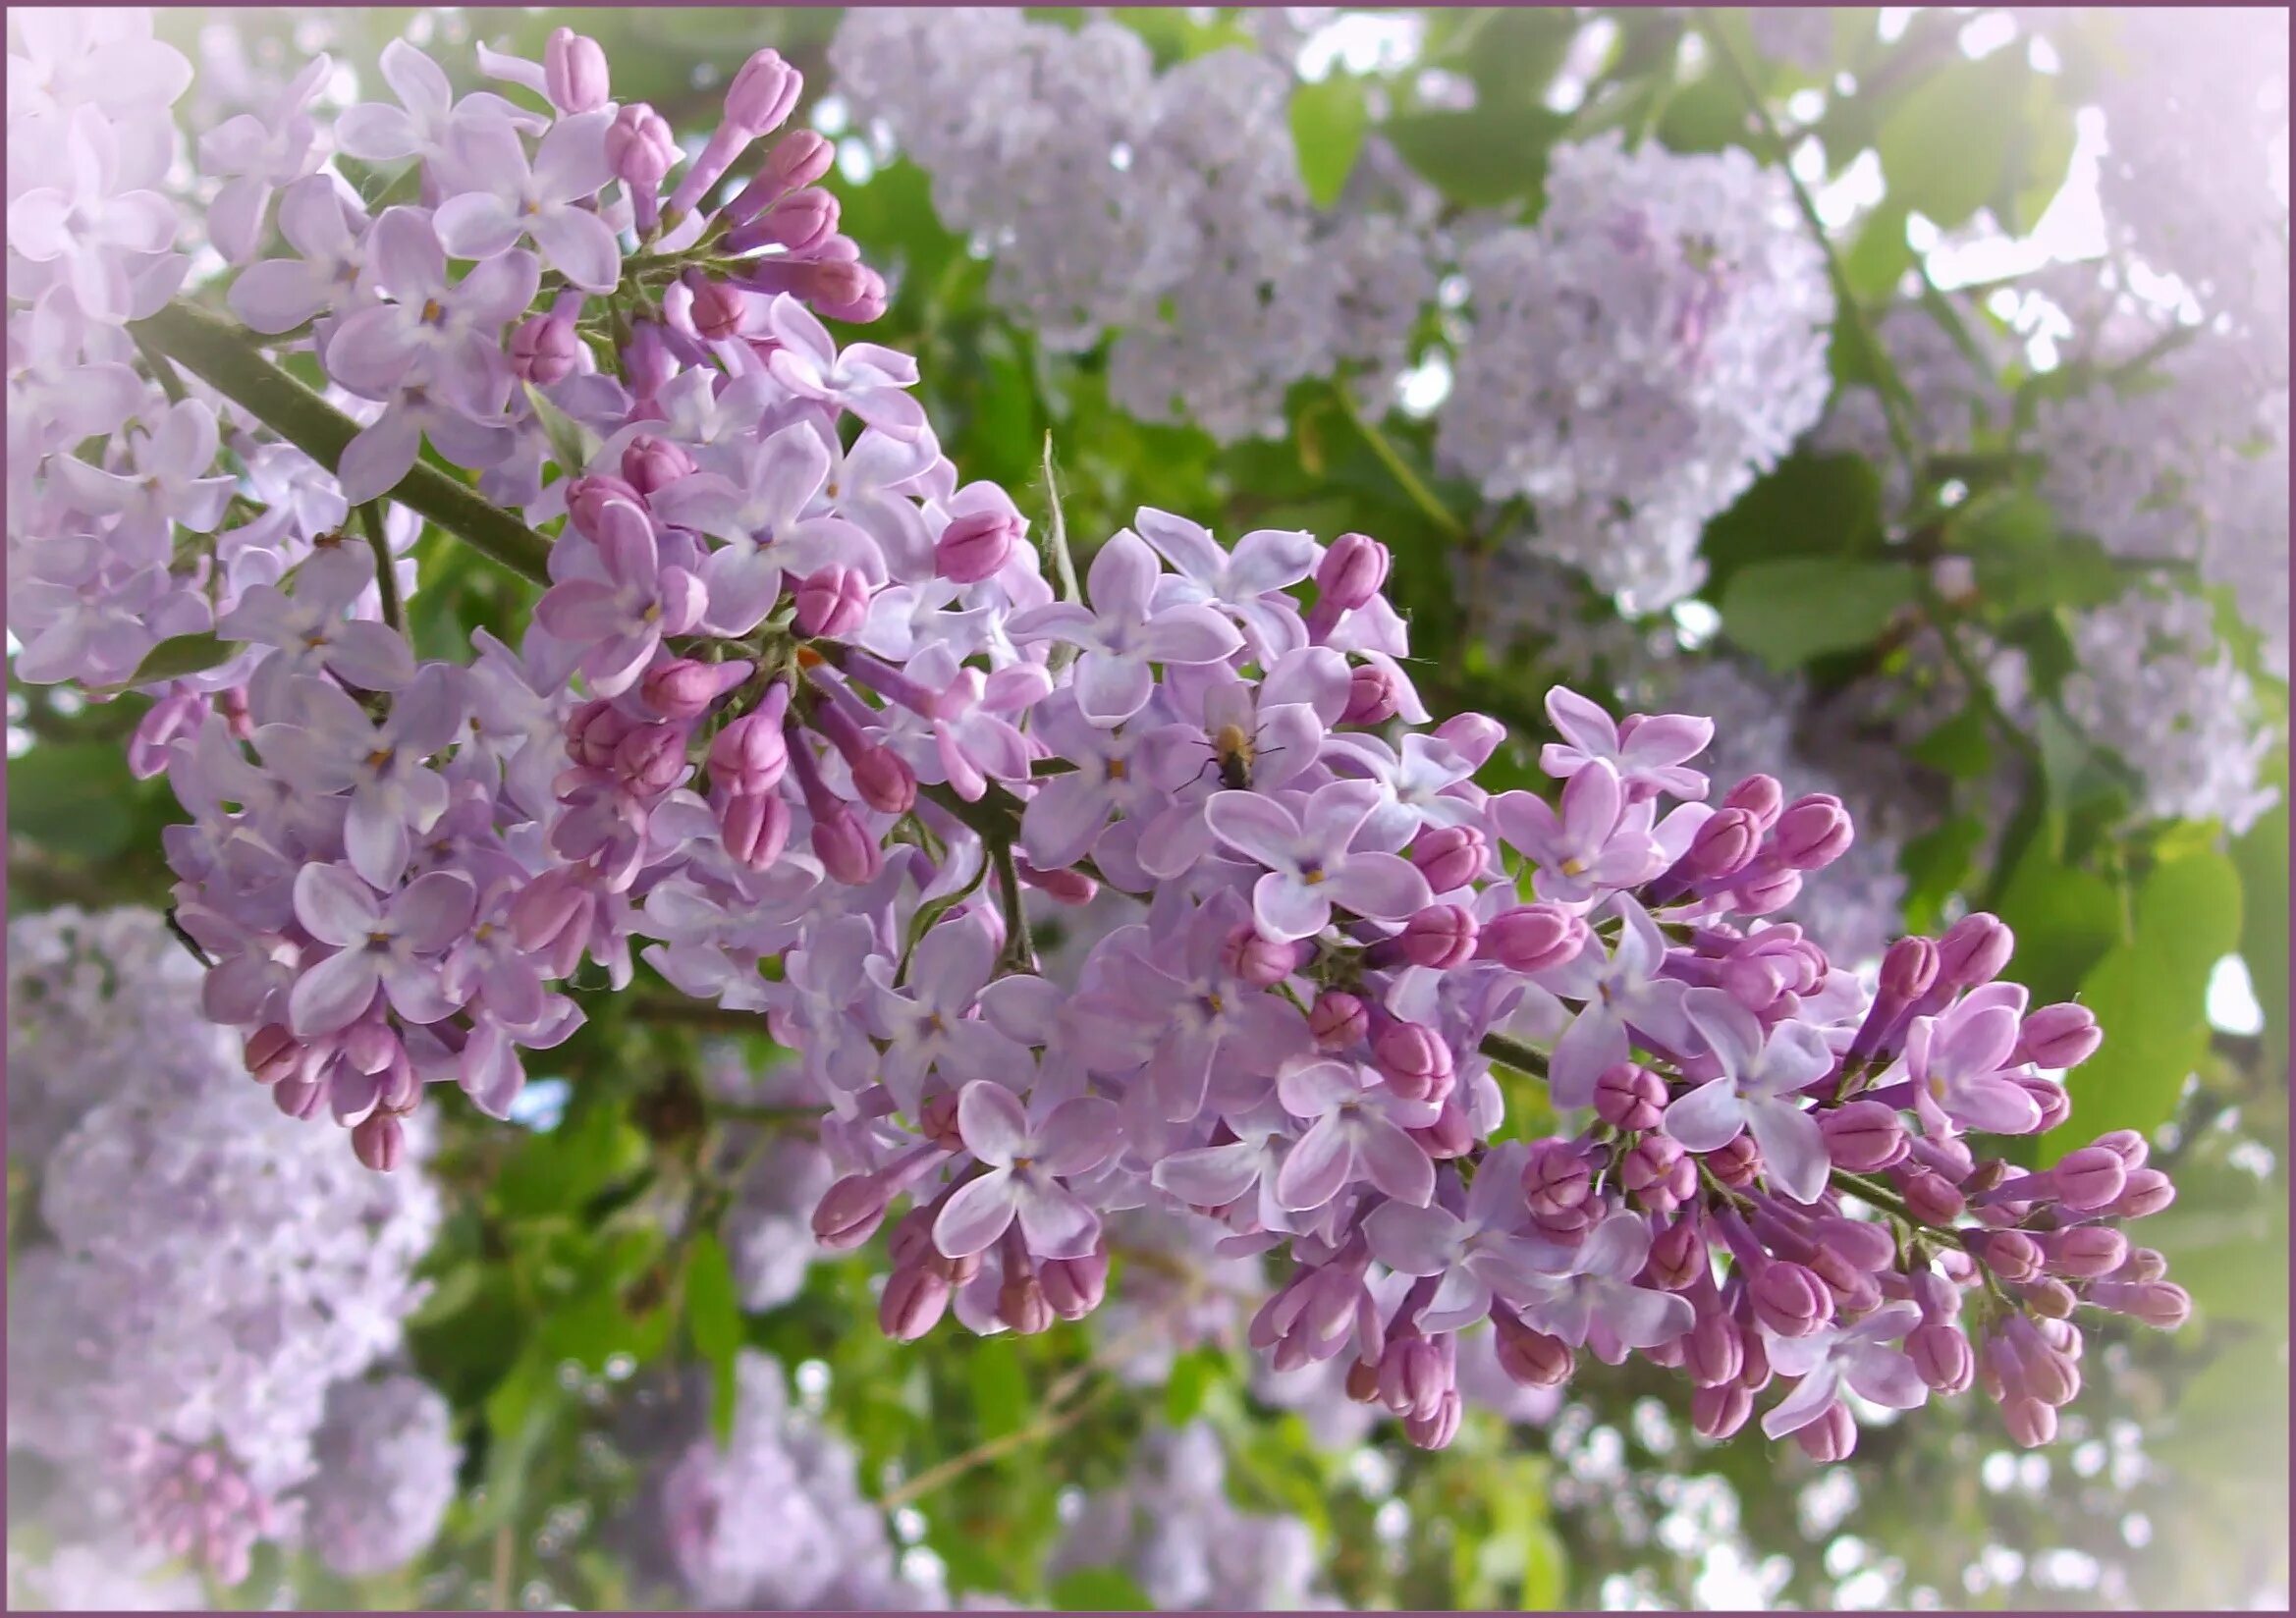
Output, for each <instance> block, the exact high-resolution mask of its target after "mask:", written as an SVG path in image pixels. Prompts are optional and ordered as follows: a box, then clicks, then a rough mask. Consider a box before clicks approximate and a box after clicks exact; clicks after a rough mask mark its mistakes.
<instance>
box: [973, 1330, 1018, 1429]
mask: <svg viewBox="0 0 2296 1618" xmlns="http://www.w3.org/2000/svg"><path fill="white" fill-rule="evenodd" d="M967 1374H968V1376H969V1378H970V1381H971V1386H972V1403H973V1413H974V1415H976V1416H977V1417H978V1418H979V1420H980V1426H981V1435H982V1436H983V1437H987V1438H1001V1437H1003V1436H1004V1435H1005V1434H1006V1433H1008V1432H1017V1431H1019V1430H1020V1426H1021V1424H1022V1423H1023V1422H1025V1421H1026V1420H1027V1419H1028V1376H1027V1374H1026V1373H1025V1372H1023V1371H1022V1370H1021V1369H1020V1354H1019V1350H1018V1349H1017V1347H1016V1346H1015V1345H1014V1343H1013V1340H1012V1339H1011V1337H989V1338H985V1339H983V1341H982V1342H981V1344H980V1346H979V1347H978V1348H976V1349H974V1350H973V1354H972V1363H971V1365H970V1366H969V1367H968V1368H967Z"/></svg>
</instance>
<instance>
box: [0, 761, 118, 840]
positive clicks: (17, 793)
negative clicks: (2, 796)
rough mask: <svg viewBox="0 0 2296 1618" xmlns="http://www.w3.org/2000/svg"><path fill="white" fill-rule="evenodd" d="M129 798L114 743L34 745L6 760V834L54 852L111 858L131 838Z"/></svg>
mask: <svg viewBox="0 0 2296 1618" xmlns="http://www.w3.org/2000/svg"><path fill="white" fill-rule="evenodd" d="M135 794H136V779H135V778H134V777H133V776H131V775H130V774H129V773H128V756H127V754H126V753H124V752H122V751H121V750H120V748H119V746H118V745H117V744H116V743H113V742H108V741H71V742H40V743H38V744H36V745H35V746H33V747H32V748H31V749H30V750H29V751H28V752H27V753H25V755H24V756H23V757H21V758H14V759H10V760H9V761H8V830H9V833H10V835H11V836H21V837H24V838H26V839H27V840H28V841H31V842H37V843H41V844H44V845H45V846H47V847H49V848H53V849H55V850H56V851H57V852H58V853H63V854H73V855H77V856H78V857H79V858H81V859H84V860H90V861H98V860H108V859H112V858H115V857H117V856H118V855H119V854H120V853H121V852H123V851H124V850H125V849H126V848H127V846H128V844H129V841H130V839H131V838H133V837H134V836H135V835H136V817H135V814H134V813H133V810H134V804H135Z"/></svg>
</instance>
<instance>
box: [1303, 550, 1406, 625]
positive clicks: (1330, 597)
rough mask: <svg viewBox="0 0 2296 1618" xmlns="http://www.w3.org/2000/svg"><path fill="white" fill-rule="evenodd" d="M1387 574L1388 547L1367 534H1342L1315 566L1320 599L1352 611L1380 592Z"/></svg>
mask: <svg viewBox="0 0 2296 1618" xmlns="http://www.w3.org/2000/svg"><path fill="white" fill-rule="evenodd" d="M1387 578H1388V548H1387V547H1386V546H1385V545H1382V544H1381V543H1380V542H1379V541H1378V540H1376V539H1373V538H1372V537H1371V536H1370V535H1368V534H1341V535H1340V536H1339V538H1338V539H1335V540H1333V541H1332V545H1331V549H1329V550H1327V551H1326V552H1324V559H1323V561H1322V562H1321V563H1320V564H1318V565H1317V566H1316V570H1315V584H1316V592H1317V597H1318V600H1319V602H1329V603H1330V604H1331V605H1332V607H1334V608H1335V609H1337V610H1339V611H1340V612H1348V613H1351V612H1353V611H1355V610H1356V609H1357V608H1359V607H1362V606H1365V605H1367V604H1368V603H1369V602H1370V601H1371V598H1372V597H1373V596H1376V595H1378V594H1379V590H1380V586H1381V585H1383V584H1385V583H1386V582H1387Z"/></svg>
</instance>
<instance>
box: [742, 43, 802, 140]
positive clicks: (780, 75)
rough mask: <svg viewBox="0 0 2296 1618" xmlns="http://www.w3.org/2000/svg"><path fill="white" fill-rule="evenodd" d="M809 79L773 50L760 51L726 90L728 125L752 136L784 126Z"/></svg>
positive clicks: (744, 64)
mask: <svg viewBox="0 0 2296 1618" xmlns="http://www.w3.org/2000/svg"><path fill="white" fill-rule="evenodd" d="M804 87H805V77H804V75H802V74H800V73H799V72H798V71H797V70H796V69H795V68H793V67H791V66H790V65H789V63H787V62H785V61H783V60H782V53H781V52H780V51H777V50H774V49H772V48H771V47H770V46H769V47H767V48H766V49H763V50H760V51H757V52H756V53H755V54H753V55H752V56H751V57H750V58H749V60H748V61H746V62H744V63H742V64H741V71H740V72H738V73H737V74H735V75H734V82H733V84H732V85H731V86H730V87H728V89H727V91H726V122H727V123H729V124H732V125H734V126H736V127H737V128H739V129H742V130H746V131H748V132H749V134H751V135H764V134H765V133H766V132H767V131H769V130H774V129H778V128H780V127H781V125H782V123H783V121H784V120H786V119H787V118H788V117H789V116H790V109H791V108H793V107H794V106H795V105H796V104H797V95H798V92H800V91H801V90H803V89H804Z"/></svg>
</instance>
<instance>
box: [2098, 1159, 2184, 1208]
mask: <svg viewBox="0 0 2296 1618" xmlns="http://www.w3.org/2000/svg"><path fill="white" fill-rule="evenodd" d="M2174 1201H2176V1187H2175V1186H2174V1185H2173V1184H2171V1183H2170V1182H2169V1179H2168V1176H2167V1175H2165V1174H2163V1173H2161V1172H2160V1170H2159V1169H2158V1168H2132V1169H2130V1170H2129V1177H2128V1184H2127V1185H2126V1186H2125V1187H2123V1188H2122V1190H2121V1194H2120V1196H2119V1197H2118V1198H2117V1199H2116V1200H2115V1201H2114V1202H2113V1204H2112V1206H2111V1208H2110V1209H2108V1210H2107V1211H2106V1212H2108V1213H2110V1214H2114V1215H2115V1216H2116V1217H2119V1218H2123V1219H2142V1218H2146V1217H2149V1216H2150V1215H2152V1214H2158V1213H2159V1212H2160V1211H2161V1210H2162V1209H2164V1208H2166V1207H2167V1206H2168V1205H2169V1204H2170V1203H2172V1202H2174Z"/></svg>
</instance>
